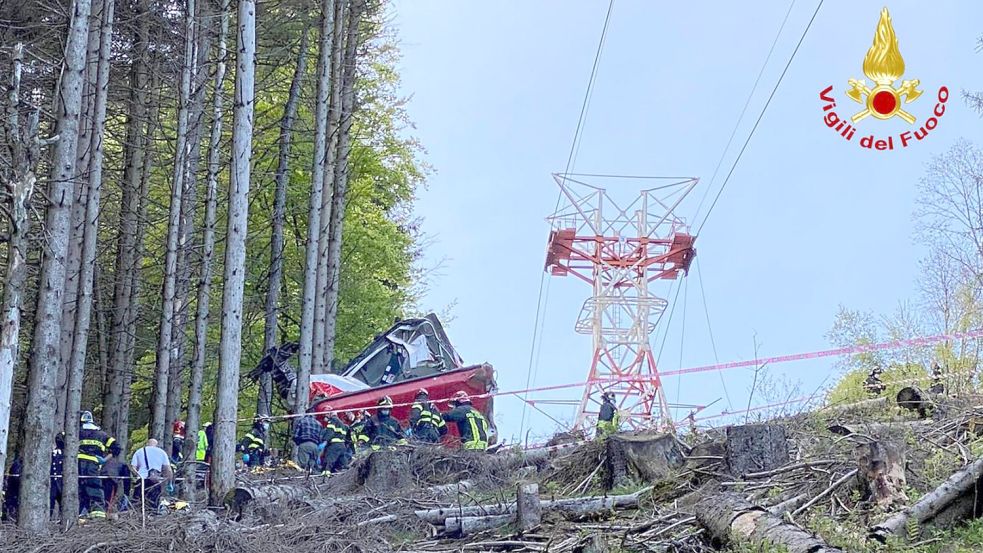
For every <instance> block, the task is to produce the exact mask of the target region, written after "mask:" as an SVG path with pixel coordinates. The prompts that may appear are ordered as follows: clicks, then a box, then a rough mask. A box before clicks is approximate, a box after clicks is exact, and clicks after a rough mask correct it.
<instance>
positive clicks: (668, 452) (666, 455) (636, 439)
mask: <svg viewBox="0 0 983 553" xmlns="http://www.w3.org/2000/svg"><path fill="white" fill-rule="evenodd" d="M606 448H607V454H606V455H605V465H606V466H605V468H606V469H607V470H606V474H607V479H606V480H607V481H606V482H605V484H606V486H607V487H608V489H610V488H614V487H617V486H620V485H624V484H626V483H628V482H629V481H630V480H631V479H632V477H633V476H637V477H638V478H640V479H641V480H643V481H645V482H654V481H657V480H661V479H662V478H664V477H665V476H666V475H668V474H669V472H670V470H672V469H676V468H679V467H681V466H683V464H684V462H685V459H684V457H683V452H682V450H681V449H680V447H679V442H677V441H676V438H675V436H673V435H671V434H655V435H652V434H640V435H636V436H631V435H626V434H616V435H614V436H610V437H608V438H607V442H606Z"/></svg>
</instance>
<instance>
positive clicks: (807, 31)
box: [696, 0, 824, 236]
mask: <svg viewBox="0 0 983 553" xmlns="http://www.w3.org/2000/svg"><path fill="white" fill-rule="evenodd" d="M823 2H824V0H819V3H818V4H816V10H815V11H814V12H812V17H811V18H810V19H809V24H808V25H806V28H805V30H803V31H802V36H801V37H799V42H798V43H797V44H796V45H795V49H794V50H792V55H791V56H789V58H788V63H786V64H785V68H784V69H782V74H781V75H779V77H778V81H777V82H776V83H775V87H774V88H772V89H771V94H769V95H768V100H767V101H766V102H765V105H764V107H763V108H761V113H760V114H758V119H757V120H756V121H755V122H754V126H753V127H751V132H750V133H748V135H747V139H746V140H745V141H744V145H743V146H741V150H740V151H739V152H738V153H737V158H736V159H734V163H733V164H732V165H731V166H730V170H729V171H728V172H727V177H726V178H724V183H723V184H721V185H720V190H718V191H717V195H716V196H714V198H713V202H711V203H710V207H709V208H708V209H707V213H706V215H705V216H704V217H703V222H702V223H700V226H699V228H697V230H696V235H697V236H699V235H700V232H701V231H702V230H703V226H704V225H705V224H706V223H707V219H709V218H710V213H711V212H712V211H713V208H714V207H716V205H717V201H718V200H720V195H721V194H723V192H724V188H726V187H727V183H728V182H730V177H731V176H732V175H733V174H734V169H736V168H737V164H738V163H739V162H740V161H741V157H742V156H743V155H744V152H745V150H747V146H748V144H749V143H750V142H751V137H753V136H754V131H756V130H757V129H758V125H760V124H761V120H762V119H763V118H764V116H765V113H766V112H767V111H768V106H770V105H771V101H772V99H774V98H775V93H777V92H778V87H779V86H781V84H782V80H783V79H784V78H785V74H786V73H788V68H789V67H790V66H791V65H792V60H794V59H795V54H797V53H798V52H799V48H800V47H801V46H802V42H803V41H805V38H806V35H807V34H809V29H811V28H812V23H813V22H814V21H815V20H816V16H817V15H819V9H820V8H822V7H823Z"/></svg>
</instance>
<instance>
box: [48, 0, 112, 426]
mask: <svg viewBox="0 0 983 553" xmlns="http://www.w3.org/2000/svg"><path fill="white" fill-rule="evenodd" d="M102 11H103V0H92V8H91V10H90V13H89V34H88V39H87V43H86V63H85V80H84V81H83V84H82V111H81V112H80V114H79V134H78V139H77V144H78V145H77V146H76V150H75V167H76V170H77V171H78V176H77V178H76V179H75V184H74V187H73V190H74V192H73V194H74V200H73V201H72V223H71V225H72V226H71V231H70V233H69V246H68V254H67V256H66V258H65V259H66V264H67V267H66V272H65V292H64V296H63V297H64V300H63V302H62V308H61V313H62V315H61V346H60V348H61V353H60V355H61V358H62V363H61V365H60V367H59V371H58V384H57V387H56V389H55V393H56V394H57V396H56V397H57V401H58V403H57V408H56V411H55V417H56V425H57V429H59V430H63V429H64V423H65V421H66V420H67V419H68V418H69V417H68V415H67V414H66V401H67V400H68V385H69V382H68V380H69V376H68V366H69V363H70V359H71V355H72V341H73V337H72V331H73V330H74V328H75V317H76V314H77V313H78V291H79V269H80V267H81V265H82V234H83V232H84V231H83V227H84V226H85V223H84V219H85V200H86V198H87V197H88V186H89V168H90V163H91V161H90V160H91V155H92V133H93V130H94V129H93V123H94V121H95V102H96V88H97V86H98V85H97V84H96V78H97V73H98V68H99V40H100V36H99V26H100V22H101V21H102Z"/></svg>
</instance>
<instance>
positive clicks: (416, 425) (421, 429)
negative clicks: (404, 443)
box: [410, 401, 447, 442]
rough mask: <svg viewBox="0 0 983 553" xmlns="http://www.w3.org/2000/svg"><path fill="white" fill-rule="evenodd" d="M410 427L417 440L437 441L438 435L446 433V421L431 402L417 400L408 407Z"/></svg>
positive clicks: (438, 439)
mask: <svg viewBox="0 0 983 553" xmlns="http://www.w3.org/2000/svg"><path fill="white" fill-rule="evenodd" d="M410 429H412V431H413V437H415V438H417V439H418V440H423V441H426V442H439V441H440V437H441V436H443V435H444V434H446V433H447V423H446V422H444V418H443V417H441V416H440V411H439V410H438V409H437V408H436V407H434V405H433V404H432V403H430V402H429V401H425V402H417V403H414V404H413V407H412V408H411V409H410Z"/></svg>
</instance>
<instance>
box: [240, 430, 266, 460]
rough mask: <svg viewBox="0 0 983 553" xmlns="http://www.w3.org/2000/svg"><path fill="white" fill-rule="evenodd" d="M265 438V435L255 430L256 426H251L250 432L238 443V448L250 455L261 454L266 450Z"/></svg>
mask: <svg viewBox="0 0 983 553" xmlns="http://www.w3.org/2000/svg"><path fill="white" fill-rule="evenodd" d="M265 438H266V435H265V434H264V433H263V431H262V430H260V429H258V428H256V426H253V428H252V430H250V431H249V432H248V433H246V435H245V436H243V437H242V440H241V441H240V442H239V448H240V449H242V450H243V451H245V452H246V453H249V454H250V455H251V454H253V453H259V452H262V451H263V450H264V449H266V439H265Z"/></svg>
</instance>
